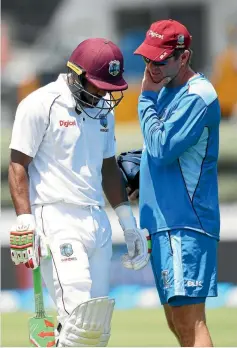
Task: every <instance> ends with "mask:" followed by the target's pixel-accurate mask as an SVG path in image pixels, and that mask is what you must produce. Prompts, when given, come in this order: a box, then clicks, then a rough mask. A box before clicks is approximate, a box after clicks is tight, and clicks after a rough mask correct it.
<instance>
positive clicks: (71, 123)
mask: <svg viewBox="0 0 237 348" xmlns="http://www.w3.org/2000/svg"><path fill="white" fill-rule="evenodd" d="M76 125H77V124H76V121H75V120H74V121H64V120H60V121H59V126H60V127H73V126H76Z"/></svg>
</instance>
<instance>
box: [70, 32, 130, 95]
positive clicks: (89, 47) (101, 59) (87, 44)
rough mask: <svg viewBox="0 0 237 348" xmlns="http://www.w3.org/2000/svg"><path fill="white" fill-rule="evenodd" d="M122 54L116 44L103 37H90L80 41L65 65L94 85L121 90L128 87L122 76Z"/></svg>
mask: <svg viewBox="0 0 237 348" xmlns="http://www.w3.org/2000/svg"><path fill="white" fill-rule="evenodd" d="M123 65H124V62H123V55H122V52H121V51H120V49H119V48H118V46H116V45H115V44H114V43H113V42H112V41H109V40H106V39H103V38H91V39H87V40H84V41H83V42H81V43H80V44H79V45H78V46H77V48H76V49H75V50H74V51H73V53H72V55H71V57H70V58H69V61H68V63H67V66H68V67H69V68H71V69H72V70H74V71H75V72H76V73H77V74H78V75H80V74H81V73H82V72H83V71H82V70H81V69H83V70H84V71H85V73H86V75H85V76H86V78H87V80H88V81H89V82H91V83H92V84H93V85H95V86H96V87H98V88H100V89H103V90H106V91H122V90H125V89H127V88H128V84H127V82H126V81H125V80H124V78H123V71H124V68H123Z"/></svg>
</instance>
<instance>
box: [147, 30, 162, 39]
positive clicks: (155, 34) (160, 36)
mask: <svg viewBox="0 0 237 348" xmlns="http://www.w3.org/2000/svg"><path fill="white" fill-rule="evenodd" d="M148 35H150V36H151V37H156V38H158V39H161V40H163V39H164V35H163V34H159V33H156V32H155V31H153V30H149V31H148Z"/></svg>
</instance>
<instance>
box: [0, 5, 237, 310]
mask: <svg viewBox="0 0 237 348" xmlns="http://www.w3.org/2000/svg"><path fill="white" fill-rule="evenodd" d="M168 18H172V19H176V20H178V21H180V22H182V23H183V24H184V25H186V26H187V27H188V29H189V31H190V32H191V34H192V36H193V43H192V49H193V51H194V54H193V60H192V66H193V68H194V70H196V71H199V72H203V73H204V74H205V75H206V76H207V77H208V78H209V79H210V80H211V81H212V83H213V84H214V87H215V88H216V91H217V93H218V96H219V100H220V104H221V110H222V120H221V128H220V159H219V166H218V171H219V188H220V189H219V194H220V202H221V219H222V225H221V229H222V231H221V236H222V240H221V243H220V248H219V253H220V261H219V281H220V286H222V285H223V286H225V287H224V291H223V292H221V294H223V296H220V298H219V302H218V301H217V302H215V303H214V302H213V305H216V306H221V305H226V304H227V303H231V305H232V306H237V290H236V285H237V272H236V269H234V264H235V265H236V264H237V257H236V250H237V249H236V248H237V218H236V215H237V1H236V0H227V1H223V0H146V1H144V0H143V1H142V0H86V1H81V0H40V1H36V0H35V1H32V0H21V1H19V0H2V21H1V47H2V50H1V76H2V77H1V79H2V81H1V82H2V89H1V115H2V116H1V131H2V134H1V135H2V136H1V152H2V166H1V183H2V189H1V204H2V231H1V233H2V245H1V249H2V260H3V258H4V262H2V263H1V270H2V289H3V290H5V291H9V290H12V289H18V290H19V289H28V288H29V287H31V278H30V274H29V272H28V273H27V271H26V270H25V269H23V268H20V267H18V269H20V271H19V270H16V267H14V266H13V265H12V264H11V261H10V257H9V247H8V230H9V227H10V226H11V224H12V223H13V222H14V219H15V215H14V211H13V209H12V203H11V199H10V195H9V191H8V186H7V166H8V162H9V150H8V146H9V141H10V135H11V129H12V124H13V121H14V116H15V111H16V107H17V104H18V103H19V102H20V101H21V100H22V99H23V98H24V97H25V96H27V95H28V94H29V93H30V92H32V91H34V90H35V89H37V88H39V87H40V86H43V85H45V84H47V83H49V82H51V81H52V80H55V79H56V78H57V75H58V74H59V73H61V72H66V64H65V63H66V61H67V59H68V57H69V56H70V53H71V51H72V50H73V49H74V48H75V47H76V46H77V45H78V44H79V43H80V42H81V41H83V40H84V39H87V38H89V37H105V38H107V39H111V40H112V41H114V42H115V43H116V44H118V45H119V47H120V48H121V50H122V52H123V54H124V59H125V77H126V79H127V80H128V83H129V89H128V90H127V91H126V92H125V97H124V99H123V101H122V102H121V104H120V105H119V107H118V108H117V110H116V112H115V115H116V138H117V143H118V148H117V151H118V153H119V152H121V151H124V150H130V149H135V148H140V147H141V146H142V137H141V133H140V130H139V125H138V119H137V98H138V95H139V91H140V83H141V79H142V76H143V71H144V63H143V61H142V59H141V58H140V57H138V56H134V55H133V51H134V50H135V48H136V47H137V46H138V45H139V44H140V43H141V42H142V41H143V39H144V36H145V32H146V30H147V29H148V28H149V26H150V24H151V23H152V22H154V21H157V20H160V19H168ZM22 137H24V134H22ZM107 210H108V213H109V215H110V218H111V221H112V227H113V235H114V256H113V264H112V273H111V289H112V291H113V292H114V293H113V295H114V296H117V297H118V298H119V299H120V300H119V301H117V305H118V306H120V307H121V308H127V307H129V306H139V305H141V304H142V306H149V305H158V299H157V297H156V295H155V294H154V293H153V292H150V293H149V296H148V297H146V301H144V296H143V295H144V294H143V293H142V292H141V291H143V290H144V288H146V290H147V289H149V291H153V290H152V289H153V288H152V287H153V285H154V283H153V278H152V275H151V272H150V268H149V267H148V269H146V270H144V272H139V273H137V274H133V275H131V273H129V271H126V270H122V269H121V266H120V263H119V256H120V254H121V252H122V251H123V248H124V246H123V245H122V236H121V230H120V228H119V226H118V224H117V221H116V218H115V216H114V215H113V212H112V211H111V210H110V209H109V207H107ZM134 210H135V212H136V214H137V206H136V205H134ZM232 266H233V267H232ZM121 285H122V286H127V288H126V293H127V294H128V295H127V297H124V296H123V297H121V296H120V295H121V293H122V290H121ZM129 286H130V287H131V286H139V291H140V297H139V296H137V297H134V296H133V297H129V293H130V292H132V291H133V290H131V288H130V290H128V289H129V288H128V287H129ZM137 291H138V290H137ZM139 291H138V292H137V293H139ZM228 291H232V292H231V296H230V295H228V294H229V292H228ZM3 293H4V292H3ZM233 294H234V295H233ZM8 295H9V293H7V295H6V296H8ZM119 296H120V297H119ZM3 298H4V297H3ZM6 298H7V299H8V300H9V297H5V299H6ZM131 299H132V300H131ZM9 301H10V302H8V305H7V304H6V303H7V302H5V306H3V307H4V309H3V311H9V310H12V311H14V310H18V309H19V308H20V309H21V308H23V306H24V304H22V303H21V302H19V301H18V302H16V301H15V302H14V296H13V297H12V298H10V300H9ZM228 301H229V302H228ZM1 303H2V304H3V301H2V302H1ZM9 303H11V306H9Z"/></svg>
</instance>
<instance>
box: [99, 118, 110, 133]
mask: <svg viewBox="0 0 237 348" xmlns="http://www.w3.org/2000/svg"><path fill="white" fill-rule="evenodd" d="M100 125H101V126H102V127H103V128H100V131H101V132H108V131H109V129H108V128H107V127H108V120H107V117H106V116H101V117H100Z"/></svg>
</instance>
